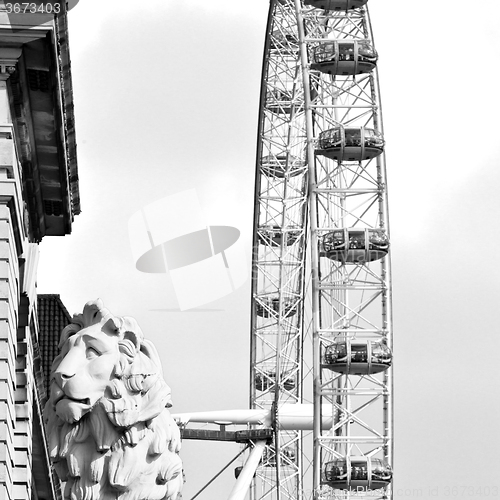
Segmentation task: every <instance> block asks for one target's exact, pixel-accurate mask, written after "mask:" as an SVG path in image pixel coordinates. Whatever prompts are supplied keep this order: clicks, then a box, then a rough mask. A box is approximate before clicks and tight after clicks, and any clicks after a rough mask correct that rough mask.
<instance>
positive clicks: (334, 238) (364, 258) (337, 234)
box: [321, 228, 389, 264]
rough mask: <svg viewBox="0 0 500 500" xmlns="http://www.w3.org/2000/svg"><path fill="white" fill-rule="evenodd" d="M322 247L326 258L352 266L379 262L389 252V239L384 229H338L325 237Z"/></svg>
mask: <svg viewBox="0 0 500 500" xmlns="http://www.w3.org/2000/svg"><path fill="white" fill-rule="evenodd" d="M321 245H322V250H323V252H322V255H324V256H325V257H328V258H329V259H331V260H336V261H339V262H344V263H350V264H364V263H366V262H372V261H374V260H379V259H382V258H383V257H385V256H386V255H387V253H388V252H389V239H388V238H387V234H386V232H385V231H384V230H383V229H358V228H350V229H347V228H343V229H336V230H335V231H331V232H329V233H326V234H325V235H324V236H323V240H322V243H321Z"/></svg>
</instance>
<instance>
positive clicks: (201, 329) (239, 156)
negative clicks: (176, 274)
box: [38, 0, 500, 500]
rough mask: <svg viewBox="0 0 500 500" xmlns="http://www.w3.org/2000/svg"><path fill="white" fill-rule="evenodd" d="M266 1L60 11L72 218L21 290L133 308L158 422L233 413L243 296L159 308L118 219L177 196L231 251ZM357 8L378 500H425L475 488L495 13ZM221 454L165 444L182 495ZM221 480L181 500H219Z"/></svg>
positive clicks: (496, 151)
mask: <svg viewBox="0 0 500 500" xmlns="http://www.w3.org/2000/svg"><path fill="white" fill-rule="evenodd" d="M268 6H269V2H268V0H251V2H242V1H235V0H211V1H206V0H191V1H189V2H173V1H168V0H144V1H142V2H137V0H106V1H105V2H103V1H99V0H80V2H79V4H78V5H77V6H76V7H75V8H74V9H73V10H72V11H71V12H70V14H69V26H70V48H71V56H72V71H73V84H74V99H75V114H76V131H77V142H78V168H79V174H80V192H81V199H82V209H83V212H82V214H81V215H79V216H78V217H77V218H76V219H75V223H74V230H73V233H72V234H71V236H66V237H64V238H46V239H45V240H44V241H43V242H42V244H41V259H40V270H39V276H38V290H39V292H40V293H59V294H60V295H61V298H62V300H63V302H64V303H65V305H66V306H67V308H68V310H69V311H70V313H76V312H81V310H82V307H83V305H84V304H85V302H87V301H89V300H92V299H95V298H97V297H101V298H102V299H103V301H104V303H105V305H106V306H107V307H108V308H109V309H110V310H111V311H112V312H113V313H114V314H117V315H128V316H134V317H135V318H136V319H137V320H138V321H139V324H140V325H141V327H142V329H143V330H144V332H145V335H146V336H147V337H148V338H150V339H151V340H153V341H154V342H155V343H156V345H157V347H158V348H159V350H160V351H161V357H162V360H163V365H164V370H165V373H166V378H167V382H168V383H169V385H170V386H171V387H172V391H173V401H174V411H175V412H183V411H190V410H205V409H220V408H222V409H226V408H237V407H241V408H244V407H246V406H248V394H249V388H248V373H249V319H250V316H249V315H250V307H249V306H250V287H249V286H250V284H249V282H247V283H246V284H245V285H244V286H243V287H241V288H240V289H238V290H237V291H236V292H235V293H233V294H231V295H229V296H227V297H224V298H222V299H220V300H218V301H216V302H213V303H212V304H209V305H207V306H205V308H204V309H205V310H202V311H197V312H182V313H181V312H178V311H175V309H176V308H177V307H178V306H177V302H176V298H175V294H174V290H173V287H172V284H171V282H170V281H169V280H168V278H167V277H166V276H165V275H154V274H143V273H140V272H138V271H137V270H136V269H135V263H134V261H133V258H132V252H131V249H130V244H129V237H128V221H129V219H130V217H131V216H132V215H133V214H134V213H135V212H137V211H138V210H140V209H141V208H143V207H144V206H145V205H147V204H148V203H149V202H151V201H153V200H157V199H160V198H163V197H165V196H168V195H171V194H174V193H177V192H180V191H183V190H186V189H190V188H195V189H196V191H197V193H198V196H199V199H200V204H201V205H202V206H203V208H204V210H205V216H206V219H207V221H208V222H209V223H210V224H212V225H214V224H215V225H217V224H219V225H224V224H226V225H232V226H234V227H237V228H238V229H239V230H240V231H241V238H242V241H243V242H246V246H247V248H248V254H249V255H248V257H250V247H251V234H252V210H253V179H254V165H255V147H256V129H257V117H258V97H259V87H260V72H261V66H262V52H263V43H264V29H265V23H266V17H267V10H268ZM369 7H370V12H371V16H372V24H373V29H374V34H375V44H376V48H377V50H378V52H379V55H380V59H379V75H380V83H381V92H382V103H383V114H384V127H385V138H386V142H387V149H386V152H387V167H388V180H389V205H390V222H391V234H392V241H391V245H392V246H391V248H392V251H391V254H392V262H393V279H394V283H393V284H394V321H395V334H394V339H395V356H396V358H395V383H396V387H395V401H396V415H395V417H396V420H395V422H396V425H395V428H396V436H395V439H396V441H395V443H396V454H395V480H394V481H395V482H394V488H395V491H396V492H399V494H396V495H395V498H396V499H397V498H401V499H403V498H413V497H418V498H431V497H437V496H438V497H444V496H446V491H448V490H446V488H447V487H449V488H452V487H454V486H456V487H458V488H459V489H458V492H459V495H458V496H459V497H460V498H471V499H472V498H481V497H488V496H493V494H492V493H493V489H491V490H490V493H488V491H487V489H486V488H488V487H489V488H493V487H497V488H498V487H499V485H500V481H499V479H498V469H499V468H500V456H499V454H498V452H497V450H498V444H499V437H500V436H499V434H500V433H499V430H498V423H497V421H498V415H499V414H500V404H499V399H498V394H499V392H500V384H499V376H498V366H499V362H498V357H499V353H500V341H499V331H498V324H497V323H498V319H496V318H497V316H498V313H497V312H496V311H497V308H498V304H499V299H500V297H499V288H500V272H499V269H500V267H499V266H498V264H497V257H498V256H497V254H498V249H499V248H500V237H499V232H498V218H499V215H500V204H499V196H498V191H499V187H500V168H499V163H500V162H499V157H500V141H499V139H498V137H499V132H500V131H499V127H498V114H499V112H500V106H499V104H500V98H499V86H498V75H499V71H498V61H499V60H500V36H499V35H498V19H499V18H500V3H499V2H498V0H485V1H483V2H481V5H480V6H477V7H476V8H474V9H472V8H471V4H470V2H468V1H467V2H466V1H465V0H453V1H451V0H448V1H441V2H432V3H430V2H427V3H422V2H409V1H405V0H403V1H399V2H388V1H387V0H370V2H369ZM237 452H238V446H236V445H231V444H221V445H213V444H211V443H185V446H184V449H183V452H182V457H183V459H184V461H185V466H186V475H187V483H186V486H185V496H184V498H185V499H187V500H188V499H190V498H191V497H192V496H193V494H194V493H195V492H196V491H197V490H198V489H199V488H200V487H201V486H202V485H203V484H204V483H205V482H206V481H208V480H209V479H210V478H211V477H212V475H213V474H215V473H216V472H217V470H218V468H220V467H222V465H224V463H225V462H227V461H228V460H229V459H230V458H231V457H232V456H234V455H235V454H236V453H237ZM214 453H215V454H216V455H217V459H218V460H220V467H219V465H218V464H217V460H215V459H212V458H210V456H211V455H212V454H214ZM232 470H233V468H230V471H229V472H228V473H227V475H226V476H227V477H226V478H225V479H222V480H220V482H217V483H215V484H214V486H212V487H211V488H210V489H208V490H207V491H206V493H205V494H204V495H203V496H201V497H200V498H201V499H202V500H203V499H205V500H216V499H217V500H221V499H223V498H225V497H226V496H228V494H229V491H230V488H231V485H232V482H233V478H232ZM462 487H466V488H469V487H475V488H476V489H475V490H474V491H473V490H471V489H462ZM479 488H482V489H479ZM436 491H437V492H438V493H439V494H438V495H436V494H434V493H435V492H436ZM450 491H451V490H450ZM419 493H420V494H419ZM497 494H499V495H500V491H497Z"/></svg>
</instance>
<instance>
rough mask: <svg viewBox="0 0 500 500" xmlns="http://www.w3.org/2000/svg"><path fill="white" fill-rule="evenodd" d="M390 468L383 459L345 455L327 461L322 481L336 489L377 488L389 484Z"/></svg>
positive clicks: (363, 489) (360, 489)
mask: <svg viewBox="0 0 500 500" xmlns="http://www.w3.org/2000/svg"><path fill="white" fill-rule="evenodd" d="M391 480H392V468H391V466H390V465H389V464H388V463H386V462H385V461H384V460H382V459H379V458H372V457H356V456H347V457H344V458H341V459H335V460H332V461H331V462H327V463H326V464H325V468H324V482H325V484H327V485H328V486H330V487H332V488H334V489H338V490H356V491H368V490H378V489H380V488H384V487H386V486H387V485H389V484H390V482H391Z"/></svg>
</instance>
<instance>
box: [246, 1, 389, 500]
mask: <svg viewBox="0 0 500 500" xmlns="http://www.w3.org/2000/svg"><path fill="white" fill-rule="evenodd" d="M366 3H367V0H304V1H303V2H301V1H299V0H295V1H294V0H272V1H271V5H270V11H269V18H268V24H267V33H266V44H265V51H264V66H263V75H262V87H261V97H260V119H259V132H258V151H257V169H256V171H257V174H256V189H255V216H254V228H255V229H254V259H253V287H252V292H253V293H252V332H251V373H250V379H251V387H250V393H251V396H250V406H251V408H254V409H267V410H269V411H270V412H271V414H272V416H273V423H272V425H273V430H274V439H273V440H272V442H271V443H268V444H267V445H266V447H265V449H264V450H263V453H262V458H261V460H260V462H259V465H258V467H257V470H256V473H255V478H254V480H253V486H252V489H251V496H252V498H253V499H264V498H265V499H290V500H298V499H306V498H315V499H316V498H342V499H345V498H351V497H352V498H354V497H355V498H363V497H366V498H392V495H391V489H390V484H391V479H392V461H393V459H392V454H393V453H392V448H393V444H392V375H391V361H392V318H391V277H390V262H389V257H388V251H389V228H388V206H387V189H386V177H385V175H386V174H385V160H384V138H383V129H382V116H381V107H380V96H379V88H378V79H377V52H376V50H375V47H374V41H373V36H372V31H371V25H370V20H369V15H368V10H367V6H366Z"/></svg>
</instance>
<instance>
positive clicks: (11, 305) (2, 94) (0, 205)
mask: <svg viewBox="0 0 500 500" xmlns="http://www.w3.org/2000/svg"><path fill="white" fill-rule="evenodd" d="M2 77H5V78H2ZM7 77H8V75H7V74H6V73H2V74H1V75H0V124H8V123H9V122H10V112H9V100H8V95H7V82H6V78H7ZM12 158H13V143H12V140H4V139H3V138H0V179H1V180H3V179H7V178H8V177H9V174H8V170H9V167H10V168H12ZM9 191H11V186H10V185H8V184H4V183H1V182H0V200H1V201H0V500H4V499H5V500H11V499H13V498H14V496H13V484H14V470H15V466H14V464H15V449H14V429H15V418H16V413H15V396H14V394H15V389H16V373H15V366H16V356H17V338H16V330H17V311H16V310H17V302H18V297H19V270H18V265H17V252H16V245H15V240H14V234H13V229H12V223H11V222H12V221H11V214H10V209H9V207H8V200H9V199H10V196H9V195H10V194H11V193H9ZM5 195H7V196H6V197H5V198H4V196H5Z"/></svg>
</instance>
